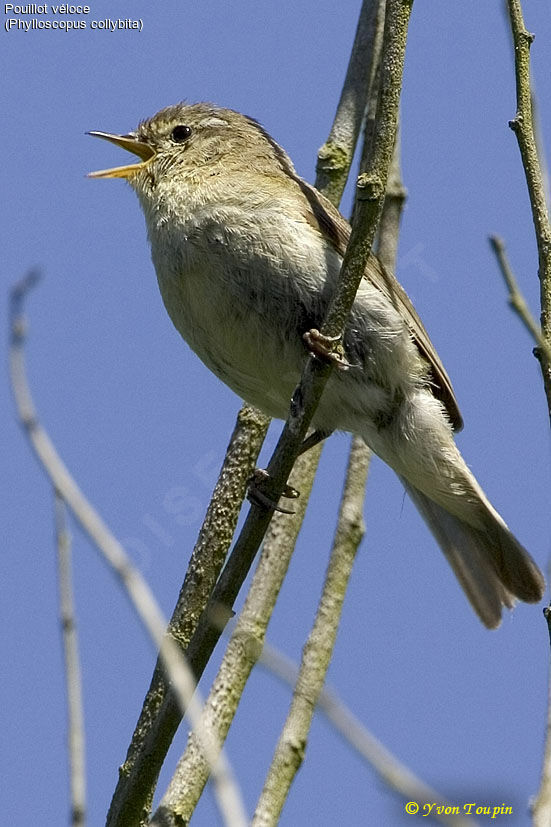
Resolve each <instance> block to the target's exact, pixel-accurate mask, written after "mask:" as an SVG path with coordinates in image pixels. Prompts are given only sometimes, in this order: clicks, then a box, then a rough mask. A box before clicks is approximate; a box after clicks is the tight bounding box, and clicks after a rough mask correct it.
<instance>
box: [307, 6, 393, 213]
mask: <svg viewBox="0 0 551 827" xmlns="http://www.w3.org/2000/svg"><path fill="white" fill-rule="evenodd" d="M384 17H385V2H384V0H364V2H363V3H362V8H361V10H360V17H359V20H358V27H357V29H356V37H355V38H354V44H353V46H352V52H351V54H350V60H349V62H348V69H347V72H346V78H345V80H344V84H343V88H342V92H341V97H340V100H339V103H338V106H337V112H336V114H335V119H334V121H333V125H332V127H331V131H330V133H329V136H328V138H327V141H326V142H325V143H324V144H323V146H322V147H321V148H320V150H319V152H318V163H317V167H316V172H317V178H316V187H317V189H319V190H320V192H323V194H324V195H325V196H327V198H329V199H330V200H331V201H332V202H333V203H334V204H338V203H339V201H340V200H341V197H342V194H343V191H344V188H345V186H346V182H347V180H348V174H349V172H350V166H351V164H352V159H353V157H354V152H355V149H356V144H357V141H358V135H359V133H360V128H361V125H362V120H363V118H364V117H365V111H366V107H367V101H368V99H369V94H370V89H371V88H372V86H373V79H374V76H375V72H376V67H377V64H378V62H379V57H380V50H381V43H382V32H383V25H384Z"/></svg>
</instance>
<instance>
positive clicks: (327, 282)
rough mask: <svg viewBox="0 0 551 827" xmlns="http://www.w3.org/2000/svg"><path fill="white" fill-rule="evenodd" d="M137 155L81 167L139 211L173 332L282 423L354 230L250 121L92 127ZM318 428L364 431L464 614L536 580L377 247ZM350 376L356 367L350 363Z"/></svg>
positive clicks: (180, 114) (191, 115) (316, 347)
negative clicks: (441, 563) (113, 182)
mask: <svg viewBox="0 0 551 827" xmlns="http://www.w3.org/2000/svg"><path fill="white" fill-rule="evenodd" d="M88 134H90V135H92V136H95V137H99V138H103V139H105V140H107V141H110V142H112V143H114V144H116V145H117V146H119V147H121V148H123V149H125V150H128V151H130V152H131V153H132V154H133V155H135V156H137V158H138V161H137V162H135V163H131V164H127V165H124V166H119V167H114V168H111V169H104V170H100V171H97V172H93V173H90V176H91V177H93V178H121V179H124V180H126V181H127V182H128V183H129V184H130V186H131V187H132V189H133V190H134V191H135V193H136V194H137V196H138V199H139V202H140V205H141V207H142V210H143V213H144V215H145V222H146V227H147V234H148V237H149V242H150V246H151V256H152V260H153V264H154V267H155V271H156V274H157V280H158V284H159V288H160V293H161V296H162V299H163V302H164V305H165V307H166V310H167V312H168V315H169V316H170V318H171V320H172V322H173V324H174V326H175V327H176V329H177V330H178V331H179V333H180V334H181V336H182V337H183V338H184V340H185V341H186V342H187V343H188V345H189V346H190V347H191V349H192V350H193V351H194V352H195V353H196V354H197V356H198V357H199V358H200V359H201V360H202V361H203V362H204V364H205V365H206V366H207V368H209V369H210V370H211V371H212V372H213V373H214V374H215V375H216V376H217V377H218V378H219V379H220V380H221V381H222V382H224V383H225V384H226V385H228V386H229V387H230V388H231V389H232V390H233V391H234V392H235V393H236V394H238V396H240V397H241V398H242V399H243V400H245V401H246V402H248V403H249V404H251V405H253V406H255V407H257V408H259V409H260V410H261V411H264V412H265V413H266V414H268V415H270V416H271V417H275V418H278V419H285V418H286V416H287V413H288V409H289V404H290V400H291V397H292V394H293V390H294V388H295V386H296V385H297V382H298V381H299V378H300V375H301V370H302V366H303V364H304V360H305V357H306V355H307V354H308V352H309V351H310V352H314V354H315V355H317V357H318V358H320V349H321V350H323V346H324V343H323V341H322V337H321V336H320V334H319V332H318V331H319V330H320V329H321V326H322V323H323V319H324V316H325V312H326V310H327V307H328V305H329V302H330V300H331V297H332V295H333V293H334V290H335V285H336V281H337V277H338V274H339V271H340V268H341V263H342V260H343V256H344V253H345V250H346V246H347V243H348V239H349V236H350V226H349V224H348V222H347V221H346V220H345V219H344V218H343V216H342V215H341V214H340V213H339V211H338V210H337V209H336V208H335V207H334V206H333V204H332V203H331V202H330V201H329V200H328V199H327V198H325V197H324V196H323V195H322V194H321V193H320V192H319V191H318V190H316V189H315V187H313V186H312V185H311V184H309V183H307V182H306V181H305V180H304V179H302V178H301V177H300V176H299V175H298V174H297V172H296V171H295V168H294V166H293V164H292V161H291V159H290V158H289V156H288V155H287V153H286V152H285V151H284V149H283V148H282V147H281V146H279V144H278V143H277V142H276V141H275V140H274V139H273V138H272V137H271V135H270V134H269V133H268V132H267V131H266V130H265V129H264V127H263V126H262V125H261V124H260V123H259V122H258V121H257V120H255V119H254V118H251V117H248V116H246V115H243V114H241V113H239V112H237V111H235V110H232V109H227V108H223V107H219V106H216V105H214V104H210V103H203V102H201V103H186V102H183V103H178V104H176V105H172V106H168V107H166V108H164V109H161V110H160V111H159V112H158V113H157V114H156V115H154V116H153V117H151V118H149V119H146V120H143V121H141V122H140V123H139V125H138V127H137V128H136V129H135V130H133V131H131V132H128V133H125V134H120V135H119V134H114V133H109V132H101V131H92V132H90V133H88ZM342 348H343V354H344V356H343V358H342V359H340V364H339V365H337V367H338V368H340V369H337V370H333V371H332V373H331V375H330V378H329V380H328V383H327V385H326V388H325V390H324V393H323V394H322V398H321V401H320V403H319V406H318V408H317V411H316V413H315V415H314V418H313V422H312V424H313V426H314V427H315V429H316V431H317V432H318V433H319V434H321V435H323V434H329V433H332V432H333V431H345V432H351V433H353V434H356V435H358V436H359V437H361V438H362V439H363V440H364V441H365V443H366V444H367V445H368V446H369V448H370V449H372V451H374V453H375V454H377V455H378V456H379V457H380V458H381V459H382V460H383V461H384V462H386V463H387V464H388V465H389V466H390V467H391V468H392V469H393V470H394V471H395V472H396V474H397V475H398V477H399V478H400V480H401V481H402V482H403V485H404V486H405V489H406V491H407V493H408V494H409V496H410V498H411V500H412V501H413V503H414V504H415V506H416V507H417V509H418V510H419V512H420V514H421V516H422V517H423V518H424V520H425V522H426V523H427V525H428V527H429V529H430V531H431V532H432V534H433V536H434V538H435V539H436V541H437V543H438V544H439V546H440V547H441V549H442V551H443V552H444V554H445V556H446V558H447V560H448V562H449V564H450V565H451V568H452V569H453V571H454V573H455V575H456V577H457V579H458V581H459V583H460V585H461V586H462V588H463V590H464V592H465V594H466V596H467V598H468V600H469V601H470V603H471V605H472V607H473V609H474V610H475V612H476V613H477V615H478V616H479V618H480V620H481V621H482V623H483V624H485V626H487V627H488V628H496V627H497V626H499V624H500V622H501V615H502V609H503V607H506V608H512V607H513V606H514V604H515V600H516V599H520V600H522V601H525V602H528V603H536V602H538V601H540V600H541V599H542V597H543V593H544V587H545V583H544V579H543V576H542V574H541V572H540V570H539V568H538V566H537V565H536V563H535V562H534V560H533V559H532V557H531V556H530V554H529V553H528V551H526V549H525V548H524V547H523V546H522V545H521V544H520V543H519V541H518V540H517V539H516V538H515V536H514V535H513V534H512V532H511V531H510V530H509V528H508V527H507V525H506V523H505V522H504V520H503V519H502V517H501V516H500V515H499V514H498V512H497V511H496V510H495V509H494V508H493V506H492V505H491V503H490V502H489V500H488V498H487V497H486V495H485V494H484V492H483V490H482V488H481V487H480V485H479V484H478V482H477V480H476V479H475V477H474V475H473V474H472V472H471V471H470V469H469V468H468V466H467V464H466V462H465V461H464V459H463V457H462V456H461V454H460V452H459V449H458V448H457V445H456V443H455V439H454V432H457V431H458V430H460V429H461V427H462V424H463V422H462V418H461V414H460V411H459V407H458V403H457V400H456V398H455V394H454V391H453V387H452V384H451V381H450V379H449V377H448V375H447V373H446V371H445V369H444V366H443V364H442V362H441V361H440V358H439V356H438V354H437V353H436V350H435V348H434V346H433V344H432V342H431V340H430V338H429V336H428V333H427V332H426V330H425V328H424V326H423V324H422V322H421V320H420V318H419V316H418V315H417V313H416V311H415V309H414V307H413V305H412V303H411V301H410V299H409V298H408V296H407V294H406V292H405V290H404V289H403V287H402V286H401V285H400V283H399V282H398V280H397V279H396V278H395V276H394V275H393V274H392V273H391V272H390V271H389V270H388V269H386V268H385V267H384V266H383V265H382V264H381V263H380V262H379V260H378V259H377V257H376V256H375V255H374V254H373V253H372V254H371V255H370V258H369V260H368V263H367V266H366V269H365V273H364V276H363V278H362V281H361V284H360V286H359V289H358V292H357V295H356V299H355V301H354V304H353V307H352V309H351V312H350V315H349V318H348V321H347V323H346V326H345V331H344V334H343V340H342ZM349 366H351V367H349Z"/></svg>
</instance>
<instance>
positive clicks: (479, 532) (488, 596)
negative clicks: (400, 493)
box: [401, 477, 545, 629]
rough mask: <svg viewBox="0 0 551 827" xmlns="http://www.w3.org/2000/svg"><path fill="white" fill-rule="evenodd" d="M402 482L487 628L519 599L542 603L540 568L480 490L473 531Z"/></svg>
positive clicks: (459, 519) (495, 622)
mask: <svg viewBox="0 0 551 827" xmlns="http://www.w3.org/2000/svg"><path fill="white" fill-rule="evenodd" d="M401 479H402V481H403V483H404V485H405V487H406V490H407V492H408V493H409V495H410V497H411V499H412V500H413V502H414V503H415V505H416V506H417V508H418V510H419V512H420V513H421V515H422V517H423V518H424V520H425V521H426V523H427V525H428V526H429V528H430V530H431V531H432V533H433V535H434V537H435V539H436V540H437V542H438V544H439V545H440V547H441V549H442V551H443V552H444V554H445V555H446V558H447V560H448V562H449V563H450V565H451V567H452V569H453V571H454V573H455V575H456V577H457V579H458V580H459V582H460V584H461V586H462V588H463V590H464V592H465V594H466V595H467V597H468V599H469V601H470V603H471V605H472V607H473V609H474V610H475V611H476V613H477V614H478V616H479V617H480V619H481V621H482V622H483V623H484V625H485V626H487V627H488V628H490V629H495V628H496V627H497V626H499V624H500V622H501V611H502V608H503V606H505V607H507V608H509V609H510V608H512V607H513V606H514V603H515V598H519V599H520V600H523V601H526V602H527V603H537V602H538V601H539V600H541V599H542V597H543V590H544V586H545V583H544V580H543V577H542V575H541V572H540V570H539V568H538V567H537V565H536V564H535V563H534V561H533V560H532V558H531V556H530V555H529V553H528V552H527V551H526V549H524V548H523V547H522V546H521V544H520V543H519V542H518V541H517V540H516V538H515V537H514V536H513V534H512V533H511V532H510V531H509V529H508V528H507V526H506V525H505V523H504V522H503V520H502V519H501V517H500V516H499V514H498V513H497V512H496V511H495V510H494V509H493V508H492V506H491V505H490V503H489V502H488V501H487V500H486V498H485V497H484V495H483V493H482V491H480V495H479V497H478V498H477V501H476V502H475V501H474V500H473V499H471V504H472V506H473V513H474V515H475V517H476V523H477V527H474V526H473V525H470V524H469V523H467V522H465V520H464V519H462V518H460V517H457V516H456V515H454V514H452V513H450V511H449V510H447V509H446V508H444V507H443V506H441V505H439V504H438V503H436V502H435V501H434V500H432V499H431V498H430V497H428V496H427V495H426V494H424V493H423V492H421V491H419V489H417V488H415V487H414V486H413V485H411V483H409V482H408V481H407V480H406V479H404V478H403V477H401ZM473 482H474V480H473ZM475 484H476V483H475ZM477 488H478V486H477ZM477 493H478V492H477ZM473 521H474V520H473Z"/></svg>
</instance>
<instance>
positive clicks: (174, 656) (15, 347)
mask: <svg viewBox="0 0 551 827" xmlns="http://www.w3.org/2000/svg"><path fill="white" fill-rule="evenodd" d="M37 280H38V274H37V273H36V272H31V273H29V275H28V276H27V277H26V278H24V279H23V280H22V281H21V282H19V283H18V284H17V285H16V286H15V287H14V288H13V290H12V295H11V302H10V322H11V325H10V327H11V347H10V369H11V381H12V389H13V394H14V397H15V401H16V405H17V410H18V413H19V418H20V421H21V424H22V426H23V428H24V430H25V432H26V434H27V436H28V438H29V441H30V444H31V446H32V448H33V449H34V452H35V455H36V457H37V458H38V460H39V461H40V463H41V465H42V467H43V468H44V470H45V471H46V474H47V475H48V477H49V478H50V480H51V481H52V483H53V485H54V488H55V490H56V491H58V492H59V495H60V496H61V497H62V498H63V500H64V502H65V503H66V504H67V505H68V506H69V508H70V509H71V511H72V512H73V514H74V515H75V517H76V519H77V520H78V522H79V523H80V525H81V527H82V528H83V529H84V531H85V532H86V533H87V534H88V536H89V537H90V539H91V540H92V541H93V543H94V544H95V546H96V547H97V548H98V550H99V551H100V552H101V554H102V557H103V559H104V560H105V561H106V562H107V563H108V565H109V566H110V567H111V569H112V571H113V573H114V574H115V575H116V576H117V578H118V580H119V582H120V584H121V585H122V586H123V588H124V591H125V593H126V595H127V596H128V597H129V599H130V601H131V603H132V606H133V608H134V609H135V611H136V613H137V615H138V617H139V618H140V620H141V622H142V624H143V626H144V627H145V629H146V631H147V632H148V634H149V635H150V637H151V638H152V640H153V641H154V643H155V645H156V646H157V647H158V649H159V651H160V657H161V659H162V662H163V667H164V669H165V670H166V672H167V674H168V675H170V680H171V682H172V685H173V688H174V692H175V695H176V698H177V700H178V703H179V704H180V707H181V708H182V710H184V709H185V710H187V714H188V716H189V720H190V722H191V725H192V727H193V728H194V729H195V727H196V726H198V727H199V726H200V711H201V705H200V702H199V700H198V697H197V694H195V695H194V691H195V681H194V678H193V674H192V673H191V671H190V669H189V667H188V666H187V664H186V662H185V660H184V658H183V657H182V656H181V653H180V651H179V649H178V648H177V646H176V644H175V643H174V641H173V640H172V638H170V637H169V636H167V635H166V634H165V629H166V621H165V619H164V618H163V616H162V613H161V611H160V609H159V606H158V604H157V602H156V600H155V597H154V595H153V593H152V592H151V589H150V588H149V586H148V584H147V582H146V581H145V580H144V578H143V577H142V576H141V574H140V573H139V571H138V570H137V569H136V568H135V567H134V566H133V565H132V563H131V561H130V558H129V557H128V555H127V554H126V552H125V550H124V548H123V547H122V546H121V544H120V543H119V542H118V540H117V539H116V538H115V537H114V535H113V534H112V533H111V531H110V530H109V528H108V527H107V525H106V524H105V523H104V521H103V520H102V518H101V517H100V515H99V514H98V513H97V512H96V511H95V509H94V508H93V506H92V505H91V503H90V502H89V501H88V500H87V499H86V497H85V496H84V494H83V493H82V491H81V490H80V488H79V487H78V485H77V484H76V482H75V480H74V479H73V478H72V476H71V475H70V473H69V471H68V469H67V468H66V466H65V465H64V463H63V461H62V460H61V458H60V457H59V455H58V453H57V451H56V449H55V447H54V445H53V443H52V441H51V440H50V438H49V436H48V434H47V433H46V431H45V429H44V428H43V427H42V425H41V424H40V421H39V419H38V415H37V412H36V409H35V407H34V403H33V400H32V396H31V392H30V388H29V384H28V381H27V376H26V369H25V348H24V346H25V340H26V335H25V329H26V323H25V318H24V315H23V305H24V300H25V298H26V295H27V293H28V291H29V290H30V289H31V288H32V287H33V286H34V285H35V284H36V282H37ZM198 737H199V738H200V740H201V744H202V746H203V748H204V749H205V753H206V755H207V757H208V759H209V761H210V763H211V771H212V774H213V780H214V790H215V795H216V800H217V803H218V805H219V807H220V812H221V814H222V816H223V818H224V823H225V824H227V825H231V826H232V827H242V826H243V827H244V825H245V824H246V823H247V821H246V816H245V812H244V808H243V805H242V803H241V797H240V794H239V790H238V788H237V785H236V783H235V781H234V779H233V774H232V772H231V769H230V767H229V765H228V763H227V761H226V759H225V757H224V756H223V754H221V755H219V756H218V757H216V756H217V753H218V747H217V745H216V744H215V743H213V738H212V735H211V733H207V732H205V731H200V730H199V731H198Z"/></svg>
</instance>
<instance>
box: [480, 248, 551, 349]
mask: <svg viewBox="0 0 551 827" xmlns="http://www.w3.org/2000/svg"><path fill="white" fill-rule="evenodd" d="M489 241H490V246H491V247H492V250H493V251H494V253H495V256H496V259H497V263H498V264H499V269H500V271H501V275H502V276H503V280H504V281H505V284H506V285H507V289H508V290H509V299H508V301H509V304H510V305H511V307H512V309H513V310H514V311H515V313H517V315H518V316H519V317H520V319H521V321H522V323H523V324H524V326H525V327H526V329H527V330H528V332H529V333H530V335H531V336H532V338H533V339H534V341H535V342H536V345H537V346H538V348H540V349H541V350H542V353H543V354H544V357H545V359H547V360H548V361H551V345H549V344H548V342H546V340H545V339H544V337H543V333H542V331H541V327H540V326H539V324H538V323H537V321H536V320H535V319H534V317H533V316H532V313H531V312H530V308H529V307H528V305H527V304H526V300H525V298H524V296H523V295H522V293H521V292H520V289H519V286H518V283H517V280H516V278H515V276H514V273H513V271H512V269H511V265H510V264H509V259H508V258H507V250H506V249H505V242H504V241H503V239H502V238H499V236H497V235H492V236H490V239H489Z"/></svg>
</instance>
